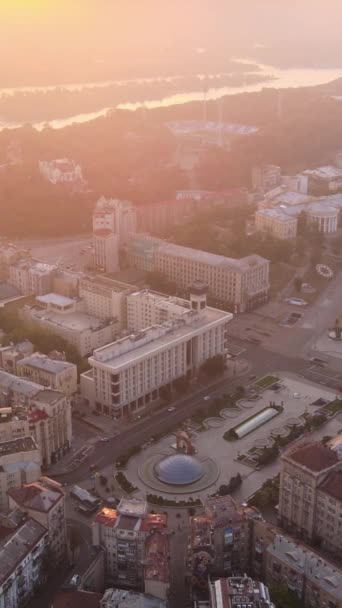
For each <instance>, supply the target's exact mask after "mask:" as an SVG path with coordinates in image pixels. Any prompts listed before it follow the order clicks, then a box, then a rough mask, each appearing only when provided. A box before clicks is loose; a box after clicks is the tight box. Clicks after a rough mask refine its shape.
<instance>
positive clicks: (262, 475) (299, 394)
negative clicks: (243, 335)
mask: <svg viewBox="0 0 342 608" xmlns="http://www.w3.org/2000/svg"><path fill="white" fill-rule="evenodd" d="M277 376H278V378H279V379H280V386H281V388H280V389H279V390H277V391H274V390H271V389H268V390H265V391H264V392H263V393H262V394H261V395H260V396H259V397H258V399H257V400H255V401H249V400H242V401H240V402H239V410H237V411H236V410H229V409H226V410H224V412H223V415H222V416H220V417H216V418H211V419H209V420H207V421H206V424H205V425H204V426H205V430H202V431H201V432H199V431H191V437H192V441H193V445H194V447H195V449H196V457H197V458H198V459H199V461H200V462H201V463H213V462H214V463H216V467H213V466H212V464H211V465H210V467H209V468H208V470H207V473H206V475H205V480H202V481H203V482H204V481H205V483H201V482H198V483H195V484H193V485H191V486H187V487H186V488H185V487H183V488H181V491H180V492H178V488H177V489H176V488H175V487H172V486H167V485H165V484H163V483H162V482H160V481H157V480H155V479H154V478H153V466H154V465H155V464H156V462H157V461H158V460H159V459H161V458H163V457H165V456H167V455H170V454H174V453H175V449H174V445H175V435H174V434H171V435H168V436H166V437H164V438H163V439H161V440H160V441H159V442H158V443H154V444H152V445H149V446H147V447H146V448H144V449H143V451H142V452H141V453H139V454H138V455H137V456H135V457H132V458H131V459H130V461H129V462H128V465H127V468H126V470H125V474H126V476H127V478H128V479H129V481H130V482H131V483H132V484H133V485H134V486H136V487H137V488H138V490H137V492H136V493H135V495H137V496H138V495H144V494H147V493H154V492H156V491H157V493H158V494H163V495H165V497H168V498H171V499H174V500H177V498H178V499H179V500H180V499H186V498H190V497H191V496H192V497H194V498H201V497H203V498H204V497H205V496H207V495H208V493H214V492H216V491H217V490H218V488H219V486H220V485H223V484H228V483H229V480H230V478H231V477H232V476H234V475H236V474H237V473H240V475H241V476H242V479H243V484H242V486H241V488H240V490H239V491H238V493H237V494H238V495H240V497H241V499H244V498H246V497H248V496H249V495H250V494H251V493H253V492H254V491H255V490H256V489H257V488H258V487H260V485H261V484H262V483H263V481H265V480H266V479H267V478H269V477H271V476H273V475H275V474H276V473H277V472H278V470H279V459H277V460H276V461H274V462H272V464H270V465H267V466H265V467H263V468H262V469H260V470H259V471H257V470H254V469H251V468H250V467H248V466H246V465H244V464H242V463H241V462H239V461H237V460H236V459H237V458H238V456H239V455H241V454H242V453H245V452H247V451H248V450H249V449H250V448H255V447H260V446H262V445H270V442H271V437H272V435H273V436H275V435H282V434H283V430H284V429H285V428H286V427H288V426H291V425H293V424H294V423H298V418H299V417H300V416H301V415H302V414H304V413H305V412H307V413H314V412H315V411H317V409H318V408H319V405H313V403H314V402H317V401H318V400H323V402H324V401H326V402H329V401H332V400H334V399H335V398H336V393H335V392H334V391H333V390H331V389H327V388H326V387H321V386H319V385H317V384H314V383H312V382H309V381H307V380H303V379H302V378H300V377H298V376H296V375H294V374H290V373H287V374H283V373H277ZM271 402H275V404H276V405H283V408H284V409H283V411H282V412H281V413H280V414H279V415H278V416H276V417H275V418H274V419H272V420H270V421H268V422H266V423H265V424H264V425H263V426H261V427H259V428H258V429H256V430H255V431H253V432H251V433H250V434H249V435H247V436H246V437H243V438H241V439H238V440H236V441H225V440H224V439H223V434H224V433H225V432H226V431H227V430H229V429H230V428H231V427H233V426H235V425H236V424H238V423H240V422H242V421H243V420H245V419H246V418H248V417H250V416H251V415H253V414H256V413H258V412H260V411H261V410H263V409H264V408H265V407H267V406H269V405H270V403H271ZM320 403H321V405H322V401H321V402H320ZM227 414H228V415H227ZM231 416H233V417H231ZM341 428H342V422H341V421H340V420H338V417H336V418H334V419H333V420H330V421H329V422H328V423H327V424H326V425H323V426H322V427H321V428H320V429H319V431H316V432H315V433H314V434H313V435H312V436H313V437H316V436H321V437H322V436H323V435H328V434H331V435H333V434H336V433H337V432H338V431H339V430H341ZM210 480H211V481H210ZM204 486H205V487H204Z"/></svg>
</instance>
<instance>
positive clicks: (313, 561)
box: [267, 535, 342, 601]
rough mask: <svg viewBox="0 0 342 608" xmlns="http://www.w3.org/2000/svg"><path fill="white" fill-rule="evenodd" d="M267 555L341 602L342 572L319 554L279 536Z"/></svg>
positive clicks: (268, 549) (270, 546)
mask: <svg viewBox="0 0 342 608" xmlns="http://www.w3.org/2000/svg"><path fill="white" fill-rule="evenodd" d="M267 553H269V554H270V555H273V556H274V557H275V558H277V559H280V560H281V561H282V562H285V563H286V564H287V565H288V566H289V567H290V568H291V570H295V571H296V572H298V573H300V574H302V575H304V574H305V576H306V578H307V579H308V580H310V581H312V582H313V583H314V585H315V587H320V588H321V589H324V591H326V592H327V593H329V594H330V595H332V596H334V597H335V598H336V599H338V600H339V601H341V600H342V571H341V570H339V569H337V568H336V566H333V565H332V564H330V563H329V562H327V561H326V560H325V559H321V558H320V556H319V555H318V554H317V553H314V552H312V551H310V549H308V548H306V547H304V546H302V545H299V544H296V543H294V542H292V541H291V540H289V539H288V538H287V537H286V536H281V535H278V536H276V537H275V539H274V541H273V543H271V544H270V545H269V546H268V548H267Z"/></svg>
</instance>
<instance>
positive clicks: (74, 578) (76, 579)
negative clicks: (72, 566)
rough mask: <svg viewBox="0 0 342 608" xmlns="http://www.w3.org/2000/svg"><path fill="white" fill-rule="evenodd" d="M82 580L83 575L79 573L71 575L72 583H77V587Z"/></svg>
mask: <svg viewBox="0 0 342 608" xmlns="http://www.w3.org/2000/svg"><path fill="white" fill-rule="evenodd" d="M80 582H81V577H80V575H79V574H74V576H72V577H71V580H70V584H71V585H75V587H77V585H79V584H80Z"/></svg>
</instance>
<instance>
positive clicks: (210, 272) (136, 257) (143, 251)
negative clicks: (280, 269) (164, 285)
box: [128, 234, 270, 313]
mask: <svg viewBox="0 0 342 608" xmlns="http://www.w3.org/2000/svg"><path fill="white" fill-rule="evenodd" d="M128 259H129V261H130V263H131V265H132V266H135V267H136V268H138V269H140V270H143V271H145V272H152V271H157V272H159V273H161V274H162V275H163V276H165V277H166V278H167V279H169V280H170V281H173V282H174V283H176V284H177V286H178V287H179V288H182V289H184V290H186V289H187V288H188V286H189V284H190V283H192V282H193V281H196V280H200V281H203V282H205V283H206V284H207V285H208V288H209V301H210V303H212V305H213V306H218V307H220V308H224V309H226V310H227V309H228V310H232V311H233V312H236V313H239V312H245V311H247V310H252V309H253V308H255V307H256V306H258V305H260V304H263V303H264V302H266V301H267V299H268V294H269V288H270V285H269V261H268V260H266V259H265V258H262V257H260V256H258V255H250V256H246V257H244V258H240V259H233V258H226V257H224V256H220V255H215V254H213V253H208V252H206V251H200V250H197V249H191V248H190V247H182V246H180V245H175V244H173V243H168V242H166V241H162V240H161V239H157V238H154V237H150V236H148V235H143V234H140V235H136V236H135V237H132V238H131V239H130V242H129V244H128Z"/></svg>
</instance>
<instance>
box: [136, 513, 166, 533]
mask: <svg viewBox="0 0 342 608" xmlns="http://www.w3.org/2000/svg"><path fill="white" fill-rule="evenodd" d="M166 526H167V515H164V514H160V513H148V514H147V515H146V517H144V519H143V521H142V523H141V528H140V530H141V531H142V532H148V531H149V530H162V529H163V528H166Z"/></svg>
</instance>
